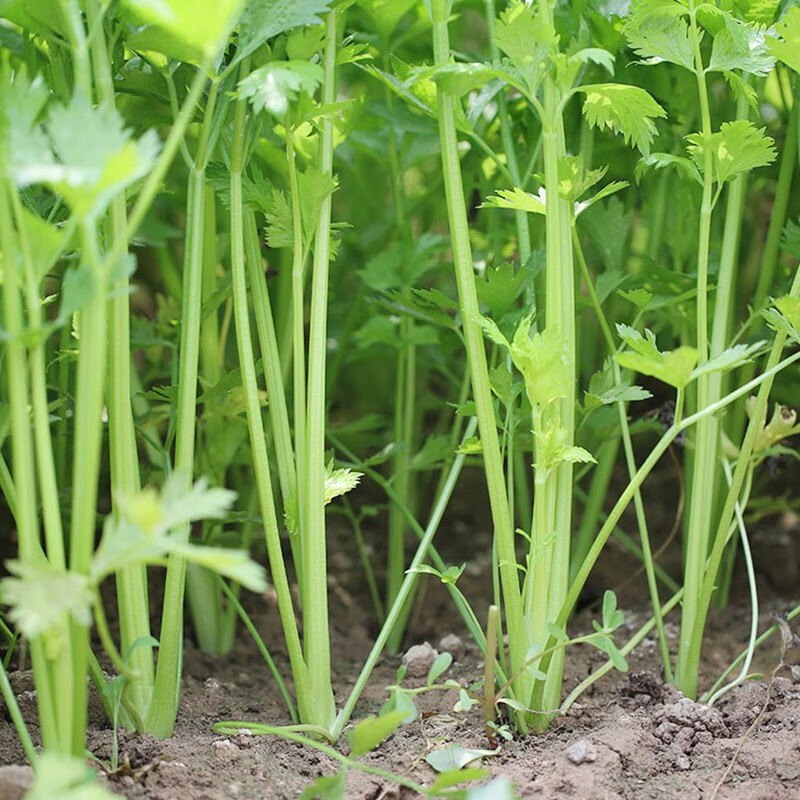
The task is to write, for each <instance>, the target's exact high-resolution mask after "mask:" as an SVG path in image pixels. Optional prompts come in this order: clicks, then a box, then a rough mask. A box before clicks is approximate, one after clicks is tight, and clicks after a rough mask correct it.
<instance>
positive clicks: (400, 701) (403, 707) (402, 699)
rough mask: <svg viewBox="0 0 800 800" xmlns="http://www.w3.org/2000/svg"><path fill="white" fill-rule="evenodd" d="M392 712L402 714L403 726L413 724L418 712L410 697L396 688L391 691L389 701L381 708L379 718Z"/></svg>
mask: <svg viewBox="0 0 800 800" xmlns="http://www.w3.org/2000/svg"><path fill="white" fill-rule="evenodd" d="M394 712H397V713H402V714H403V717H402V719H401V722H402V723H404V724H407V723H409V722H413V721H414V720H415V719H416V718H417V717H418V716H419V711H417V707H416V706H415V705H414V701H413V700H412V699H411V697H410V696H409V695H408V694H407V693H406V692H404V691H403V690H402V689H400V688H397V687H395V688H393V689H392V693H391V695H390V696H389V699H388V700H387V701H386V702H385V703H384V704H383V706H381V717H384V716H387V715H388V714H392V713H394Z"/></svg>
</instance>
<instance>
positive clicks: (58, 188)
mask: <svg viewBox="0 0 800 800" xmlns="http://www.w3.org/2000/svg"><path fill="white" fill-rule="evenodd" d="M131 5H134V4H131ZM85 6H86V7H85V9H84V14H81V11H80V9H79V7H78V4H77V3H72V4H67V5H65V6H64V9H63V12H61V13H60V15H59V16H57V18H55V19H54V20H52V21H51V22H52V24H53V26H54V27H52V28H45V30H44V31H43V32H42V31H41V30H37V28H36V26H37V25H39V24H40V23H39V22H38V21H37V19H36V18H35V17H28V16H27V14H26V12H25V11H17V12H12V14H13V16H12V21H13V22H14V23H16V24H18V25H20V26H23V27H27V26H29V25H30V26H33V28H34V30H37V33H40V35H44V36H50V35H53V34H55V35H63V36H64V37H65V39H66V41H68V42H69V44H70V46H71V48H72V51H73V56H74V87H72V91H71V96H69V97H66V104H65V105H62V104H60V103H58V102H57V101H52V102H50V103H49V104H48V107H47V109H46V113H45V114H42V116H44V123H41V122H40V120H39V119H38V117H39V115H40V113H41V111H42V108H43V106H45V104H47V103H48V99H49V98H48V91H47V87H46V86H45V85H44V84H43V83H42V82H41V81H36V82H35V83H30V82H29V80H28V79H27V78H26V77H25V75H24V73H21V72H19V71H17V72H16V73H14V72H13V71H12V70H10V69H8V68H6V70H5V71H4V74H3V93H4V96H5V97H6V98H7V101H8V102H5V103H4V104H3V108H4V115H5V116H4V123H3V128H2V133H3V158H2V172H3V180H4V188H3V204H2V209H3V214H2V222H3V224H2V235H3V252H4V254H5V257H4V263H5V270H4V273H5V276H6V280H5V285H4V292H3V295H4V304H5V306H6V316H7V319H8V320H9V321H10V329H11V330H12V331H13V332H14V335H15V337H16V340H15V342H13V343H11V344H10V345H9V354H10V358H9V362H10V364H11V369H12V371H13V370H16V373H15V374H14V375H13V376H12V380H11V386H12V387H13V388H12V398H15V399H14V400H13V402H12V419H16V423H15V426H16V427H14V428H13V432H12V440H13V444H12V447H13V450H14V457H13V462H14V467H13V472H12V475H11V478H12V480H13V484H12V486H13V494H14V496H15V497H16V499H17V502H16V503H15V510H16V513H17V515H18V525H19V527H20V532H21V547H20V561H19V562H18V563H17V564H16V565H12V572H13V574H14V577H12V578H9V579H6V581H5V582H4V583H3V594H4V597H5V599H6V600H7V602H9V603H11V604H12V605H13V606H14V608H13V610H12V617H13V618H14V619H15V620H16V621H17V624H18V625H19V626H20V628H21V630H23V631H24V632H26V633H28V635H29V636H30V637H31V640H32V651H33V654H34V663H35V667H34V668H35V673H36V681H37V686H39V687H41V688H40V697H41V703H40V718H41V726H42V732H43V739H44V744H45V747H46V748H47V749H51V750H59V751H61V752H64V753H73V754H76V755H78V754H82V752H83V746H84V737H85V728H86V675H87V670H88V666H89V647H88V645H89V640H88V625H89V622H90V620H91V617H92V615H94V617H95V620H96V622H97V624H98V631H99V633H100V637H101V640H102V643H103V645H104V647H105V649H106V650H107V651H108V653H109V656H110V657H111V659H112V661H113V663H114V664H115V666H116V667H117V669H119V670H120V671H121V673H122V674H123V676H124V678H125V680H126V682H127V691H126V693H125V700H124V702H125V705H126V708H127V710H128V712H129V714H130V719H131V720H132V721H133V723H134V724H135V725H136V726H137V727H140V728H144V727H149V729H150V730H152V731H153V732H156V733H162V734H163V733H164V732H165V729H164V727H159V726H158V725H156V724H153V725H150V724H149V723H148V722H146V718H147V717H148V710H150V711H152V709H153V704H151V702H150V698H151V692H152V691H153V688H154V687H153V664H152V658H151V656H150V648H151V646H152V641H153V640H152V638H151V637H150V636H149V619H148V617H149V612H148V609H147V594H146V584H145V573H144V569H143V564H145V563H152V562H153V561H158V562H161V561H163V560H164V559H165V558H166V556H167V554H170V553H171V554H173V555H176V554H178V553H180V558H189V559H192V560H194V561H197V562H198V563H204V564H210V563H211V562H212V560H213V559H210V558H209V555H210V554H209V553H208V552H207V551H204V550H203V549H202V548H200V549H193V548H192V547H191V546H189V545H187V544H186V542H185V539H183V538H182V537H181V536H180V535H172V534H171V531H172V529H173V528H175V527H181V526H183V525H187V526H188V523H189V522H190V521H191V520H194V519H197V518H198V516H203V515H204V514H208V515H211V516H215V515H219V514H220V513H221V511H222V510H223V509H224V508H225V507H226V506H227V505H228V504H229V502H230V496H229V494H227V493H222V494H219V495H214V494H213V493H212V492H209V493H205V492H204V490H203V488H202V486H198V487H195V489H192V487H191V483H190V482H188V483H186V482H184V484H183V485H182V487H181V486H178V484H177V481H171V482H170V483H169V484H168V490H167V491H166V493H165V495H164V496H163V497H162V498H160V499H159V498H158V497H157V496H156V495H155V494H154V493H153V492H152V491H151V490H150V491H145V492H139V474H138V463H137V460H138V459H137V454H136V445H135V439H134V433H133V421H132V411H131V389H130V386H131V384H130V378H131V361H130V344H129V335H128V325H129V322H128V319H129V317H128V308H127V303H128V297H127V291H126V287H127V280H128V276H129V273H130V268H131V265H132V259H131V258H130V256H129V255H128V253H127V250H128V244H129V241H130V238H131V237H132V236H133V234H134V233H135V232H136V230H137V229H138V228H139V226H140V225H141V223H142V221H143V219H144V215H145V213H146V212H147V209H148V208H149V206H150V203H151V202H152V201H153V199H154V197H155V194H156V191H157V189H158V186H159V184H160V182H161V180H162V179H163V177H164V174H165V173H166V170H167V168H168V166H169V164H170V162H171V161H172V159H173V157H174V155H175V153H176V151H177V148H178V146H179V143H180V141H181V139H182V137H183V134H184V132H185V130H186V126H187V124H188V123H189V120H190V116H191V113H192V110H193V107H194V104H195V103H196V102H197V100H198V98H199V96H200V93H201V92H202V89H203V86H204V84H205V76H204V74H203V70H202V69H201V70H200V71H199V72H198V74H197V77H196V78H195V80H194V82H193V84H192V86H191V88H190V90H189V91H188V93H187V95H186V97H185V100H184V102H183V105H182V107H181V108H180V109H178V110H177V116H176V119H175V123H174V125H173V126H172V129H171V131H170V135H169V137H168V138H167V141H166V143H165V145H164V146H163V148H159V145H158V141H157V137H156V136H155V135H154V133H152V132H151V133H149V134H147V135H145V136H143V137H142V138H140V139H139V140H135V139H134V138H133V137H132V136H131V135H130V133H129V132H128V131H127V130H126V129H125V127H124V123H123V121H122V119H121V117H120V116H119V114H118V112H117V111H116V108H115V103H114V100H115V98H114V93H113V88H112V83H111V81H112V78H113V75H112V69H111V65H110V58H109V55H108V44H107V40H106V38H105V29H106V23H107V20H106V15H107V14H108V11H109V10H108V7H107V6H105V5H103V4H100V3H98V2H94V0H90V2H87V3H86V4H85ZM177 11H178V13H177V21H176V17H175V16H174V15H173V16H169V17H168V18H164V17H159V16H158V14H156V15H155V16H154V17H153V16H151V17H147V13H146V12H141V13H144V14H145V17H146V18H147V21H149V22H151V23H152V25H153V26H154V28H155V27H158V26H159V25H162V26H165V27H166V28H169V26H170V25H176V24H177V25H178V26H179V27H180V24H181V19H183V21H185V15H186V13H189V12H188V10H187V9H186V8H183V9H177ZM235 11H236V7H235V6H234V5H232V4H226V5H221V6H217V7H216V9H215V11H214V13H212V14H211V15H210V17H209V18H208V20H207V23H208V25H207V27H206V28H205V29H204V30H199V29H194V31H193V37H194V38H192V39H191V41H190V42H188V45H189V47H190V48H195V51H196V52H197V53H198V55H199V56H200V61H201V62H202V63H203V65H204V69H205V67H206V66H207V64H208V62H209V61H210V59H211V58H213V56H214V55H215V54H216V52H217V48H218V47H219V46H220V45H221V41H222V40H223V39H224V38H226V35H227V31H228V29H229V28H228V26H230V25H231V24H232V23H233V21H234V20H233V14H234V13H235ZM131 13H132V14H134V16H135V15H136V14H138V13H140V10H138V9H134V8H132V9H131ZM191 13H194V12H191ZM181 14H183V17H181ZM90 30H91V31H92V33H91V36H90V34H89V31H90ZM161 35H163V30H162V34H161ZM162 41H163V40H162ZM90 56H91V57H90ZM54 64H56V65H57V66H58V67H60V66H61V62H54ZM59 74H61V75H62V77H63V78H64V80H63V81H62V83H61V86H62V91H63V93H64V95H66V94H68V93H69V90H70V89H69V82H68V79H66V77H65V76H64V75H63V73H59ZM93 95H96V96H97V98H98V100H99V105H98V107H97V108H95V107H93V106H92V104H91V102H90V98H91V97H92V96H93ZM20 102H23V103H24V104H25V105H26V107H27V108H28V111H27V112H26V113H25V114H20V113H18V111H19V108H20V105H19V104H20ZM15 109H16V111H15ZM23 139H28V140H29V141H30V142H32V146H31V147H28V148H26V149H25V150H24V151H23V150H20V149H19V147H18V146H17V145H16V144H15V142H19V141H22V140H23ZM159 149H160V153H159ZM142 179H143V183H142V184H141V186H140V188H139V191H138V198H137V202H136V204H135V206H134V208H133V210H132V212H131V214H130V216H129V217H128V218H127V219H126V202H125V200H126V189H128V188H129V187H130V186H132V185H133V184H135V183H136V182H137V181H139V180H142ZM37 185H38V186H45V187H47V189H48V190H49V191H52V192H53V193H54V194H55V195H56V196H59V197H60V198H61V200H62V201H63V202H64V203H65V204H66V206H67V207H68V208H69V211H70V216H69V219H68V221H67V222H66V224H65V226H64V228H63V231H62V230H59V229H57V228H55V227H53V226H51V225H50V224H48V223H46V222H45V221H43V220H39V219H37V218H35V217H34V215H33V214H32V212H31V211H29V210H27V209H25V208H24V207H23V205H22V203H21V198H20V190H21V189H24V188H27V187H36V186H37ZM29 191H35V189H34V188H31V189H29ZM42 236H44V237H46V238H45V242H46V246H45V247H42V246H41V245H40V244H39V243H38V242H37V243H36V245H35V246H34V239H33V237H36V239H37V240H38V239H40V238H41V237H42ZM74 242H77V244H78V247H79V252H80V254H81V258H80V261H79V264H78V266H77V267H73V268H71V269H70V270H69V271H67V273H66V274H65V276H64V285H63V290H62V293H61V298H60V308H59V315H58V318H57V319H56V321H55V323H53V322H46V321H45V319H44V317H43V314H42V309H41V303H42V301H41V294H40V293H41V287H40V285H39V284H40V282H41V279H42V277H43V276H44V274H45V273H46V271H47V270H48V269H50V268H51V266H52V264H53V263H54V262H55V261H56V260H57V259H58V258H60V256H61V255H63V253H64V251H65V250H66V249H67V248H69V247H71V246H73V243H74ZM18 270H19V271H20V274H21V275H22V276H23V278H22V280H21V281H18V280H17V279H16V276H17V271H18ZM23 284H24V296H25V298H26V305H27V309H26V315H25V316H23V314H22V307H21V305H20V303H19V291H20V289H21V288H23ZM112 291H113V294H112V295H111V296H110V293H111V292H112ZM109 311H110V314H109ZM70 323H73V324H74V329H75V336H76V338H77V342H78V360H77V373H76V379H75V415H74V418H75V422H74V440H73V441H74V443H75V446H74V451H73V459H72V483H71V492H72V495H71V508H70V517H69V560H68V562H67V559H66V554H65V550H66V548H65V542H64V541H63V539H62V533H61V530H62V520H61V512H60V509H59V504H58V499H57V492H58V482H57V476H56V469H55V460H54V458H53V446H52V438H51V431H50V429H49V418H48V416H47V414H46V409H47V403H46V398H45V395H44V391H45V381H44V361H43V353H44V350H43V348H44V347H45V343H46V342H47V339H48V337H49V336H50V334H51V333H52V332H53V331H54V330H56V329H57V328H58V327H59V326H65V325H69V324H70ZM107 327H108V330H110V332H111V335H110V337H108V336H107ZM26 330H27V331H28V333H25V331H26ZM23 337H24V338H23ZM109 342H110V345H109ZM26 351H27V352H26ZM26 358H27V359H28V360H29V361H30V378H28V375H27V374H26V370H25V366H24V361H25V359H26ZM107 371H108V373H109V374H110V375H111V378H110V379H109V383H108V388H106V375H107ZM106 392H107V393H108V399H107V405H108V408H109V435H110V438H111V441H110V455H111V475H112V494H113V500H114V517H113V519H110V520H109V521H108V522H107V524H106V527H105V531H104V536H103V538H102V540H101V544H100V547H99V549H98V550H97V551H96V552H95V546H94V536H95V527H96V525H95V517H96V513H97V512H96V505H97V493H98V477H99V475H100V472H101V442H102V432H103V427H102V425H103V423H102V420H103V414H102V412H103V403H104V395H105V394H106ZM29 393H32V399H33V408H34V427H33V431H34V437H33V443H34V446H35V449H36V451H37V458H36V464H35V465H34V462H33V458H32V456H33V450H32V449H31V439H30V437H29V433H28V429H27V423H26V422H25V421H24V417H21V416H20V413H21V412H22V411H23V410H24V407H26V406H27V402H28V400H27V396H30V394H29ZM23 403H24V404H25V406H23ZM13 409H16V411H14V410H13ZM192 413H193V409H192ZM15 415H16V416H15ZM184 466H185V465H184ZM188 466H189V469H188V474H189V479H191V472H192V470H191V463H190V464H189V465H188ZM34 470H35V474H36V475H37V476H38V480H37V479H36V478H34ZM37 484H38V487H39V492H40V493H41V495H42V504H43V505H42V507H43V521H44V528H45V543H46V550H44V549H43V548H42V547H41V546H40V544H39V541H38V533H37V528H38V521H37V513H36V487H37ZM18 486H19V487H25V488H24V489H23V490H22V491H21V492H20V490H19V489H18V488H17V487H18ZM184 496H186V497H190V498H191V500H189V501H188V505H189V506H192V505H193V506H194V507H193V508H188V507H187V505H186V501H184V500H183V499H182V497H184ZM181 503H184V505H183V506H182V505H181ZM218 555H219V559H218V563H215V564H214V566H215V568H217V569H221V570H222V571H223V572H225V573H227V574H229V575H238V576H240V577H242V578H243V579H244V581H245V582H246V583H247V584H248V585H250V586H252V587H255V586H260V585H262V583H261V581H262V579H261V577H260V575H259V573H258V572H257V571H256V572H253V571H252V570H251V569H250V567H245V566H244V565H245V564H246V563H247V560H246V557H245V556H244V555H243V554H242V555H240V556H236V557H235V558H233V560H227V553H226V552H225V551H219V552H218ZM243 567H244V568H243ZM114 573H116V575H117V578H118V581H117V582H118V591H119V597H118V600H119V606H120V618H121V633H122V651H121V653H120V651H119V650H118V649H117V646H116V645H115V643H114V642H113V641H112V640H111V638H110V635H109V632H108V626H107V624H106V622H105V615H104V611H103V608H102V606H101V605H100V604H99V594H98V591H97V587H98V585H99V583H100V581H101V580H102V579H103V578H105V577H106V576H108V575H110V574H114ZM50 586H52V587H53V588H49V587H50ZM52 592H55V594H52V595H51V593H52ZM48 597H52V599H51V601H50V603H49V605H48V601H47V598H48ZM179 614H180V609H179ZM173 616H174V615H173ZM181 636H182V633H181V626H180V618H179V619H178V624H175V622H174V620H170V621H169V622H168V624H167V625H166V626H164V629H163V630H162V637H161V645H162V648H161V653H162V657H161V658H159V673H161V674H162V675H163V674H164V673H167V672H168V671H169V670H168V667H169V665H170V663H171V662H170V658H169V652H170V648H171V647H176V648H179V646H180V642H181ZM172 663H173V664H175V663H177V660H176V659H173V660H172ZM158 682H159V678H158V674H157V675H156V683H157V684H158ZM161 683H162V691H161V692H159V691H158V686H156V687H155V688H156V696H157V699H158V701H159V704H160V708H161V710H162V713H163V712H166V714H167V716H168V717H169V714H170V707H171V708H172V712H171V713H172V715H173V717H172V721H174V709H175V708H176V706H177V672H173V674H172V677H171V678H168V679H167V681H166V684H164V680H163V678H162V680H161ZM163 685H166V686H167V689H166V692H165V691H164V689H163ZM172 721H169V720H168V722H167V728H168V730H167V731H166V732H168V731H169V730H171V726H172Z"/></svg>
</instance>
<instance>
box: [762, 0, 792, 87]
mask: <svg viewBox="0 0 800 800" xmlns="http://www.w3.org/2000/svg"><path fill="white" fill-rule="evenodd" d="M775 31H776V33H777V34H778V36H779V37H780V38H778V37H776V36H769V37H768V38H767V45H768V47H769V49H770V52H771V53H772V55H773V56H774V57H775V58H777V59H779V60H780V61H782V62H783V63H784V64H786V66H787V67H791V68H792V69H793V70H794V71H795V72H798V73H800V7H797V6H792V7H791V8H790V9H789V11H788V12H787V14H786V16H785V17H784V18H783V19H782V20H781V21H780V22H779V23H778V24H777V25H776V26H775Z"/></svg>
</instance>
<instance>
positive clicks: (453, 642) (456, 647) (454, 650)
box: [439, 633, 464, 658]
mask: <svg viewBox="0 0 800 800" xmlns="http://www.w3.org/2000/svg"><path fill="white" fill-rule="evenodd" d="M439 652H444V653H450V655H451V656H453V658H459V657H460V656H462V655H463V654H464V641H463V640H462V638H461V637H460V636H456V635H455V634H454V633H448V634H447V636H443V637H442V638H441V639H440V640H439Z"/></svg>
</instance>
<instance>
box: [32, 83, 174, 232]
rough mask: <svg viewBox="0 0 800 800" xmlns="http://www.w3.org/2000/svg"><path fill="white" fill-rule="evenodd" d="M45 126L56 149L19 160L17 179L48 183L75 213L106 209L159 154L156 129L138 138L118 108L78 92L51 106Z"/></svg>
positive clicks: (88, 214) (87, 214)
mask: <svg viewBox="0 0 800 800" xmlns="http://www.w3.org/2000/svg"><path fill="white" fill-rule="evenodd" d="M46 127H47V133H48V137H49V140H50V145H51V148H52V150H50V151H49V152H48V151H44V150H42V151H41V152H40V153H38V154H36V155H37V156H38V157H36V158H35V159H34V160H31V161H27V162H26V163H25V164H20V165H19V166H18V167H17V170H16V174H17V182H18V183H19V184H20V185H26V184H30V183H45V184H47V185H48V186H50V187H52V188H53V189H54V190H55V191H57V192H58V193H59V194H60V195H61V196H62V197H63V198H64V199H65V200H66V201H67V202H68V203H69V205H70V206H71V208H72V212H73V214H75V216H77V217H97V216H98V215H99V214H101V213H102V212H103V211H105V209H106V207H107V206H108V204H109V203H110V202H111V199H112V198H113V197H114V195H115V194H117V193H118V192H120V191H121V190H123V189H124V188H125V187H127V186H130V185H131V184H132V183H134V182H135V181H137V180H138V179H139V178H141V177H143V176H144V175H145V174H146V173H147V172H148V170H149V169H150V168H151V167H152V165H153V163H154V161H155V158H156V156H157V154H158V149H159V144H158V137H157V135H156V133H155V131H148V132H147V133H146V134H145V135H144V136H142V137H141V138H140V139H139V140H138V141H134V140H133V139H132V138H131V137H130V135H129V132H128V131H127V130H126V129H125V123H124V121H123V119H122V117H121V116H120V115H119V113H118V112H117V111H116V110H114V109H110V108H108V107H106V106H101V107H99V108H93V107H92V105H91V103H90V102H89V101H88V100H87V99H86V98H85V97H83V96H82V95H81V94H80V93H76V94H75V95H74V96H73V98H72V100H71V101H70V102H69V104H68V105H66V106H58V105H57V106H54V107H53V108H51V110H50V113H49V115H48V120H47V126H46ZM31 155H34V154H33V153H31Z"/></svg>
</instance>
